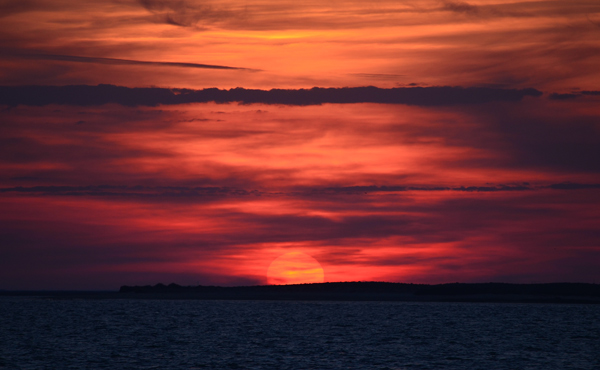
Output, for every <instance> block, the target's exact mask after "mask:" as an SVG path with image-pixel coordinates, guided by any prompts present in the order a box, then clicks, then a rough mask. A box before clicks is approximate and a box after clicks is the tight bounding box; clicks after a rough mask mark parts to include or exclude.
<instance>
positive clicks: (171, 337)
mask: <svg viewBox="0 0 600 370" xmlns="http://www.w3.org/2000/svg"><path fill="white" fill-rule="evenodd" d="M158 368H160V369H485V370H491V369H600V307H599V306H597V305H568V304H564V305H558V304H557V305H553V304H506V303H502V304H498V303H415V302H298V301H277V302H276V301H199V300H190V301H169V300H83V299H71V300H51V299H40V298H22V297H19V298H11V297H3V298H0V369H158Z"/></svg>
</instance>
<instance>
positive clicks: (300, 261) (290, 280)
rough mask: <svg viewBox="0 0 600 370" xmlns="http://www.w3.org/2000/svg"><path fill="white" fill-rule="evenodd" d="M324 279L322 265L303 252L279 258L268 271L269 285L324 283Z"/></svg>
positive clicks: (291, 253)
mask: <svg viewBox="0 0 600 370" xmlns="http://www.w3.org/2000/svg"><path fill="white" fill-rule="evenodd" d="M324 279H325V273H324V271H323V267H321V264H320V263H319V262H318V261H317V260H316V259H314V258H312V257H311V256H309V255H308V254H305V253H302V252H290V253H286V254H284V255H281V256H279V257H277V258H276V259H275V260H273V262H271V265H269V269H268V270H267V282H268V283H269V285H284V284H308V283H322V282H323V281H324Z"/></svg>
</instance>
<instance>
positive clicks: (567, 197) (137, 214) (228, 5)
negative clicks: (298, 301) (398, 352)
mask: <svg viewBox="0 0 600 370" xmlns="http://www.w3.org/2000/svg"><path fill="white" fill-rule="evenodd" d="M286 253H296V254H298V255H300V254H302V255H305V256H310V257H312V258H314V259H316V260H317V261H318V262H319V263H320V265H321V266H322V269H323V272H324V281H390V282H407V283H410V282H413V283H446V282H490V281H494V282H512V283H533V282H535V283H539V282H565V281H568V282H596V283H600V2H599V1H597V0H573V1H566V0H563V1H560V0H559V1H544V0H541V1H536V0H533V1H522V2H518V1H503V0H497V1H494V0H490V1H469V2H453V1H438V0H416V1H414V0H413V1H404V0H394V1H392V0H381V1H351V0H320V1H312V0H309V1H290V0H277V1H275V0H260V1H250V0H221V1H211V0H206V1H197V0H162V1H161V0H137V1H136V0H84V1H71V0H0V289H117V288H118V287H119V286H120V285H125V284H127V285H146V284H156V283H159V282H160V283H165V284H168V283H172V282H174V283H177V284H181V285H196V284H202V285H223V286H232V285H256V284H267V283H268V281H267V269H268V268H269V266H270V264H271V262H273V261H274V260H275V259H277V258H278V257H280V256H282V255H284V254H286Z"/></svg>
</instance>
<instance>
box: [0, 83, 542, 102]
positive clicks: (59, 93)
mask: <svg viewBox="0 0 600 370" xmlns="http://www.w3.org/2000/svg"><path fill="white" fill-rule="evenodd" d="M540 95H542V92H540V91H538V90H536V89H532V88H529V89H521V90H518V89H496V88H486V87H466V88H464V87H451V86H436V87H410V88H406V87H402V88H392V89H382V88H377V87H373V86H367V87H345V88H319V87H314V88H312V89H299V90H283V89H272V90H252V89H244V88H236V89H230V90H220V89H217V88H212V89H204V90H189V89H166V88H129V87H123V86H114V85H97V86H89V85H70V86H2V87H0V104H2V105H8V106H18V105H30V106H43V105H48V104H68V105H79V106H92V105H103V104H109V103H114V104H121V105H125V106H157V105H160V104H165V105H171V104H187V103H204V102H216V103H230V102H239V103H242V104H252V103H262V104H282V105H319V104H325V103H335V104H347V103H382V104H407V105H419V106H443V105H460V104H482V103H487V102H493V101H513V102H514V101H520V100H522V99H523V98H524V97H525V96H534V97H537V96H540Z"/></svg>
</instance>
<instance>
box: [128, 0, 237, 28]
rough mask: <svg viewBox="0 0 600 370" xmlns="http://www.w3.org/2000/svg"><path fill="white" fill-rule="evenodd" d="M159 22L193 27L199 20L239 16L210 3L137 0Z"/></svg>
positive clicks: (176, 0)
mask: <svg viewBox="0 0 600 370" xmlns="http://www.w3.org/2000/svg"><path fill="white" fill-rule="evenodd" d="M138 2H139V3H140V4H141V5H142V6H143V7H144V8H145V9H146V10H148V11H149V12H151V13H153V14H154V15H155V16H156V20H157V21H158V22H160V23H167V24H171V25H174V26H181V27H193V26H196V25H197V24H198V23H199V22H203V23H212V22H215V21H220V20H223V19H227V18H232V17H236V16H239V14H236V13H234V12H231V11H227V10H223V9H217V8H215V7H214V6H212V5H210V4H203V5H199V4H197V3H194V2H188V1H184V0H138Z"/></svg>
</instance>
